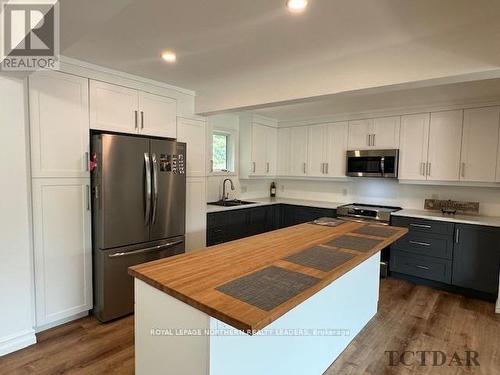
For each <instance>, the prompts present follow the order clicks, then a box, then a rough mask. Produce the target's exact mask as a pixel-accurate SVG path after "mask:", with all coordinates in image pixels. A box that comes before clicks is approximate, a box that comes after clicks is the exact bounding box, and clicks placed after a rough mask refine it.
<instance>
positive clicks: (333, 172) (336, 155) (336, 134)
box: [325, 122, 348, 177]
mask: <svg viewBox="0 0 500 375" xmlns="http://www.w3.org/2000/svg"><path fill="white" fill-rule="evenodd" d="M347 137H348V124H347V122H336V123H333V124H328V125H327V132H326V137H325V139H326V142H325V175H326V176H328V177H345V176H346V157H347V156H346V152H347Z"/></svg>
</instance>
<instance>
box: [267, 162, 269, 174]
mask: <svg viewBox="0 0 500 375" xmlns="http://www.w3.org/2000/svg"><path fill="white" fill-rule="evenodd" d="M266 172H267V173H269V162H267V163H266Z"/></svg>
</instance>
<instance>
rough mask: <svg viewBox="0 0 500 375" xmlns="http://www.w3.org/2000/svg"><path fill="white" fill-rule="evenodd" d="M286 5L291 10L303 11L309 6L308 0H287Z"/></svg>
mask: <svg viewBox="0 0 500 375" xmlns="http://www.w3.org/2000/svg"><path fill="white" fill-rule="evenodd" d="M286 6H287V8H288V10H289V11H291V12H302V11H303V10H304V9H306V7H307V0H287V2H286Z"/></svg>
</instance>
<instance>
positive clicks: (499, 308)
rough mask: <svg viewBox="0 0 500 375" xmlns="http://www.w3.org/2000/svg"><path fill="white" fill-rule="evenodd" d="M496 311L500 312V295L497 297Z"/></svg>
mask: <svg viewBox="0 0 500 375" xmlns="http://www.w3.org/2000/svg"><path fill="white" fill-rule="evenodd" d="M495 312H496V313H497V314H500V297H499V298H498V299H497V306H496V309H495Z"/></svg>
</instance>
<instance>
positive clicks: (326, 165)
mask: <svg viewBox="0 0 500 375" xmlns="http://www.w3.org/2000/svg"><path fill="white" fill-rule="evenodd" d="M325 168H326V172H325V174H328V163H325Z"/></svg>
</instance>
